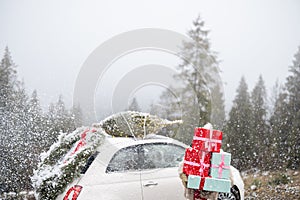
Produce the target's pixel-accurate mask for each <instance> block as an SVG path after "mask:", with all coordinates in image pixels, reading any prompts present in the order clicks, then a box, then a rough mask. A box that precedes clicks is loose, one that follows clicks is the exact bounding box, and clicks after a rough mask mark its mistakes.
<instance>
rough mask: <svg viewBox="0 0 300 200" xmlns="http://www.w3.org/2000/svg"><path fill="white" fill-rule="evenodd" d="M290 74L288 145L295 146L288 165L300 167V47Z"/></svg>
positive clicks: (288, 84)
mask: <svg viewBox="0 0 300 200" xmlns="http://www.w3.org/2000/svg"><path fill="white" fill-rule="evenodd" d="M289 71H290V73H291V74H290V75H289V76H288V77H287V82H286V89H287V92H288V109H289V116H288V117H289V120H288V123H289V124H290V127H289V134H288V145H290V147H293V148H292V149H291V150H290V152H289V156H290V160H289V163H288V167H291V168H299V167H300V134H299V133H300V120H299V119H300V47H299V48H298V52H297V53H296V54H295V56H294V60H293V65H292V66H290V69H289Z"/></svg>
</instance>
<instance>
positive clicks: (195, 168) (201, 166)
mask: <svg viewBox="0 0 300 200" xmlns="http://www.w3.org/2000/svg"><path fill="white" fill-rule="evenodd" d="M210 159H211V153H210V152H205V151H198V150H197V149H194V148H187V149H186V151H185V156H184V162H183V173H185V174H187V175H197V176H201V177H207V176H208V175H209V170H210Z"/></svg>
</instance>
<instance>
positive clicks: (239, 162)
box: [223, 77, 257, 170]
mask: <svg viewBox="0 0 300 200" xmlns="http://www.w3.org/2000/svg"><path fill="white" fill-rule="evenodd" d="M251 116H252V106H251V102H250V95H249V93H248V85H247V83H246V81H245V78H244V77H242V79H241V81H240V84H239V87H238V89H237V95H236V97H235V99H234V101H233V106H232V108H231V110H230V112H229V119H228V121H227V123H226V127H225V128H224V145H223V148H224V150H226V151H229V152H231V153H232V155H233V159H232V164H233V166H236V167H238V168H239V169H240V170H243V169H249V168H251V167H252V166H253V165H252V164H253V160H254V159H255V157H256V156H255V149H256V148H257V147H256V146H255V143H254V137H253V135H252V133H253V130H252V127H253V125H252V122H251Z"/></svg>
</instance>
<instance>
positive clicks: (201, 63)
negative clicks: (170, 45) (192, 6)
mask: <svg viewBox="0 0 300 200" xmlns="http://www.w3.org/2000/svg"><path fill="white" fill-rule="evenodd" d="M208 32H209V31H207V30H205V28H204V21H203V20H202V19H201V18H200V16H199V17H198V18H197V19H196V20H195V21H194V22H193V27H192V29H191V30H190V31H189V32H188V36H189V37H190V39H191V41H184V42H183V47H182V51H181V54H180V56H181V57H182V58H183V62H182V64H180V65H179V67H178V69H179V71H180V72H179V75H178V78H179V79H180V80H183V81H184V82H185V85H184V87H183V88H182V91H181V94H182V96H183V97H185V98H187V99H189V100H188V102H190V105H189V106H191V107H193V110H196V112H197V113H196V114H197V115H196V116H194V117H195V118H196V119H197V120H198V122H197V126H203V125H204V124H206V123H207V122H209V121H210V115H211V101H210V89H209V88H213V87H212V86H214V84H215V79H214V78H215V74H216V73H218V68H217V64H218V62H217V58H216V55H215V52H213V51H211V49H210V42H209V39H208V37H207V36H208Z"/></svg>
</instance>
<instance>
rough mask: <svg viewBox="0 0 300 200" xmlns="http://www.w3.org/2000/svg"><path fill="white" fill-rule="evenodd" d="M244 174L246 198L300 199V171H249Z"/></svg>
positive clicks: (246, 199)
mask: <svg viewBox="0 0 300 200" xmlns="http://www.w3.org/2000/svg"><path fill="white" fill-rule="evenodd" d="M242 176H243V179H244V183H245V200H250V199H251V200H252V199H273V200H276V199H278V200H285V199H286V200H290V199H300V171H292V170H284V171H276V172H259V171H258V172H253V171H249V172H247V173H243V174H242Z"/></svg>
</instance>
